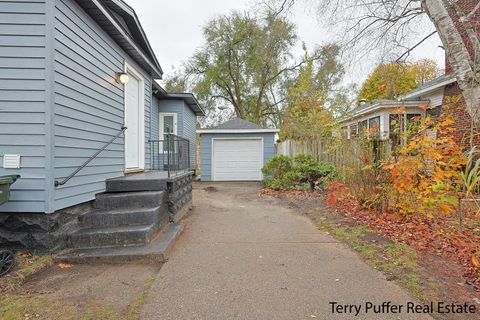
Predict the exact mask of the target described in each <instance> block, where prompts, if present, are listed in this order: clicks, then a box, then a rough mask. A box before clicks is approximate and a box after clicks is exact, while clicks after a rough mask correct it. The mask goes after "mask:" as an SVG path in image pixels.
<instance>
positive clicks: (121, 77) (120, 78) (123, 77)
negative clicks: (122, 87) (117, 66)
mask: <svg viewBox="0 0 480 320" xmlns="http://www.w3.org/2000/svg"><path fill="white" fill-rule="evenodd" d="M128 79H129V78H128V74H126V73H124V72H117V77H116V80H117V82H118V83H120V84H127V83H128Z"/></svg>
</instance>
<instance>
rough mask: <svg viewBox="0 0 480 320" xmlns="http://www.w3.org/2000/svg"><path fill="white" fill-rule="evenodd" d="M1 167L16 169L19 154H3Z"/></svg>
mask: <svg viewBox="0 0 480 320" xmlns="http://www.w3.org/2000/svg"><path fill="white" fill-rule="evenodd" d="M3 168H4V169H18V168H20V155H19V154H5V155H4V156H3Z"/></svg>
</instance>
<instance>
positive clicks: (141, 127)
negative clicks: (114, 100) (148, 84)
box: [123, 61, 145, 173]
mask: <svg viewBox="0 0 480 320" xmlns="http://www.w3.org/2000/svg"><path fill="white" fill-rule="evenodd" d="M124 71H125V73H126V74H127V75H128V76H129V77H130V76H133V77H134V78H135V79H136V80H137V81H138V82H139V86H138V91H139V92H138V122H139V123H138V150H137V151H138V153H139V157H138V158H139V166H138V168H127V153H126V147H125V144H124V148H123V149H124V150H123V152H124V157H123V159H124V161H125V172H126V173H131V172H139V171H144V170H145V80H144V78H143V76H142V74H141V73H140V72H138V71H137V70H136V69H135V68H134V67H132V66H131V65H130V64H129V63H128V62H126V61H125V68H124ZM127 86H128V83H127V84H126V85H124V89H123V91H124V111H123V123H124V125H126V119H125V115H126V114H127ZM126 131H128V128H127V130H126ZM125 142H126V139H125Z"/></svg>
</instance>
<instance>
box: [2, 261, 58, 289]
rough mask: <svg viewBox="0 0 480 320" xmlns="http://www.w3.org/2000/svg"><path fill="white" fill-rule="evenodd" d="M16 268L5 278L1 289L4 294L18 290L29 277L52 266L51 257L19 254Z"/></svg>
mask: <svg viewBox="0 0 480 320" xmlns="http://www.w3.org/2000/svg"><path fill="white" fill-rule="evenodd" d="M15 264H16V267H15V269H14V271H12V272H11V273H10V274H7V275H5V276H4V278H3V279H2V280H1V283H0V287H1V290H2V291H3V292H5V291H6V292H9V291H12V290H15V289H18V288H19V287H20V286H21V285H22V284H23V283H24V282H25V280H27V279H28V278H29V277H31V276H32V275H34V274H35V273H37V272H39V271H41V270H43V269H45V268H47V267H49V266H51V265H52V264H53V257H52V256H51V255H45V256H33V255H30V254H24V253H17V254H16V256H15Z"/></svg>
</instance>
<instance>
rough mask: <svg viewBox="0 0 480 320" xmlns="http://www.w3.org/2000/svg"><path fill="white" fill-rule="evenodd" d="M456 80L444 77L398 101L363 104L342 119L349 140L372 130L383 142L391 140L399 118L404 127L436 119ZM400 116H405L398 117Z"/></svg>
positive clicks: (451, 77) (449, 76) (341, 122)
mask: <svg viewBox="0 0 480 320" xmlns="http://www.w3.org/2000/svg"><path fill="white" fill-rule="evenodd" d="M455 81H456V80H455V78H454V77H453V76H451V75H442V76H440V77H438V78H436V79H434V80H432V81H430V82H427V83H426V84H424V85H423V86H421V87H420V88H417V89H415V90H412V91H410V92H409V93H407V94H405V95H403V96H401V97H399V98H398V99H397V100H375V101H373V103H372V104H363V105H362V106H361V107H360V108H357V109H355V110H354V111H353V112H352V114H350V115H349V116H348V117H345V118H343V119H341V120H340V124H341V126H342V129H344V132H345V134H346V136H347V137H348V138H349V139H350V138H353V137H355V136H358V134H359V133H361V132H363V131H365V130H370V132H372V133H373V134H374V135H375V136H377V137H378V138H380V139H389V138H390V133H391V131H392V127H393V125H394V122H393V121H394V120H395V121H396V123H398V119H399V118H400V120H402V124H403V125H405V123H406V121H409V120H411V119H412V118H415V117H418V116H421V117H425V116H426V115H430V116H431V117H437V116H438V115H439V114H440V113H441V107H442V102H443V91H444V88H445V86H446V85H449V84H452V83H454V82H455ZM399 114H402V115H404V116H403V117H399Z"/></svg>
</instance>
